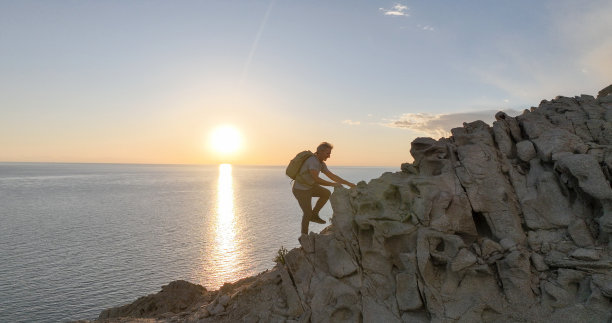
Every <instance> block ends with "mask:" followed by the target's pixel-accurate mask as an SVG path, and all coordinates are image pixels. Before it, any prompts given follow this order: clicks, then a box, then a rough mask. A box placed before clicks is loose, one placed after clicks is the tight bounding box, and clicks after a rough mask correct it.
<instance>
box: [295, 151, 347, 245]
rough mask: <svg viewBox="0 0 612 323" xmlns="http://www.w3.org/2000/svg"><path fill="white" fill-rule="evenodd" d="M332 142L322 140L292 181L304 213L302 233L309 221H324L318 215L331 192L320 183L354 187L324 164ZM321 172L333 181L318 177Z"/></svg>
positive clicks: (329, 154) (306, 232)
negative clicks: (315, 198) (314, 202)
mask: <svg viewBox="0 0 612 323" xmlns="http://www.w3.org/2000/svg"><path fill="white" fill-rule="evenodd" d="M332 148H334V147H333V146H332V144H330V143H328V142H322V143H321V144H319V146H318V147H317V151H316V152H315V153H314V154H312V156H310V157H309V158H308V159H306V161H304V164H302V167H301V168H300V171H299V173H298V176H297V177H296V179H295V182H294V183H293V189H292V191H293V195H294V196H295V198H296V199H297V201H298V203H299V204H300V208H301V209H302V212H303V213H304V214H303V215H302V234H308V225H309V223H310V221H312V222H316V223H325V220H323V219H321V217H319V211H321V209H322V208H323V205H325V203H327V200H329V196H330V195H331V192H330V191H329V190H328V189H326V188H323V187H322V186H321V185H325V186H334V187H342V184H344V185H348V186H349V187H355V184H353V183H351V182H349V181H346V180H344V179H343V178H341V177H340V176H338V175H336V174H334V173H332V172H331V171H330V170H329V169H328V168H327V165H325V161H326V160H327V159H328V158H329V156H331V151H332ZM320 172H322V173H323V174H325V176H327V177H328V178H329V179H331V180H332V181H333V182H330V181H327V180H324V179H322V178H321V177H319V173H320ZM313 197H318V198H319V199H318V200H317V203H316V204H315V206H314V208H313V207H312V198H313Z"/></svg>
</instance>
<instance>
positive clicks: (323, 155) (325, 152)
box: [318, 148, 331, 161]
mask: <svg viewBox="0 0 612 323" xmlns="http://www.w3.org/2000/svg"><path fill="white" fill-rule="evenodd" d="M318 155H319V158H321V160H322V161H326V160H327V158H329V156H331V148H326V149H323V150H321V151H320V152H319V153H318Z"/></svg>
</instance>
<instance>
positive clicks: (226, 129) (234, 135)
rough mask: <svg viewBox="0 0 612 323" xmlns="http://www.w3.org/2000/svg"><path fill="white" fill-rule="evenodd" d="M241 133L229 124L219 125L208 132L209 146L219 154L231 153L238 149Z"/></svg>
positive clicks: (240, 143)
mask: <svg viewBox="0 0 612 323" xmlns="http://www.w3.org/2000/svg"><path fill="white" fill-rule="evenodd" d="M241 145H242V135H241V134H240V131H239V130H238V129H237V128H236V127H234V126H231V125H223V126H219V127H217V128H215V129H213V131H212V132H211V134H210V146H211V148H212V150H213V151H215V152H216V153H219V154H223V155H226V154H233V153H235V152H237V151H238V150H240V148H241Z"/></svg>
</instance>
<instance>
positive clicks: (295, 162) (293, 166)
mask: <svg viewBox="0 0 612 323" xmlns="http://www.w3.org/2000/svg"><path fill="white" fill-rule="evenodd" d="M311 156H314V154H313V153H312V152H311V151H310V150H304V151H302V152H300V153H298V154H297V155H295V157H294V158H293V159H292V160H291V161H290V162H289V165H288V166H287V170H285V174H287V176H289V177H290V178H291V179H293V180H295V179H296V178H297V177H298V175H299V173H300V168H302V165H304V162H305V161H306V159H308V158H310V157H311Z"/></svg>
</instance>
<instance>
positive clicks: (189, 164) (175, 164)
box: [0, 161, 401, 169]
mask: <svg viewBox="0 0 612 323" xmlns="http://www.w3.org/2000/svg"><path fill="white" fill-rule="evenodd" d="M0 164H90V165H142V166H219V165H223V164H230V165H232V166H260V167H281V166H287V165H285V164H246V163H224V162H220V163H214V164H206V163H138V162H136V163H129V162H63V161H0ZM400 166H401V163H400ZM400 166H390V165H333V167H364V168H366V167H367V168H392V167H397V168H398V169H399V168H400Z"/></svg>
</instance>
